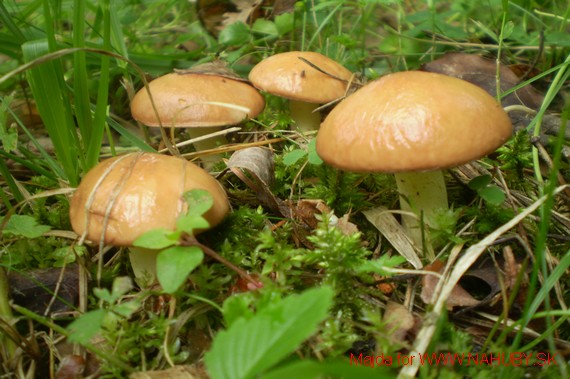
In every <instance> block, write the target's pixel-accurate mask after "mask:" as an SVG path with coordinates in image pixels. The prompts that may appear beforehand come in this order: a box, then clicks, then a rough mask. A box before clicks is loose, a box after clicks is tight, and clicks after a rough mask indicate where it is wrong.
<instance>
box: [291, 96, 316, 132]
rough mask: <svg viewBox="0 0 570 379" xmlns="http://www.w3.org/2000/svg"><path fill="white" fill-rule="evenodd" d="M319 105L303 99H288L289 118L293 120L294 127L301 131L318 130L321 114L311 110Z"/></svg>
mask: <svg viewBox="0 0 570 379" xmlns="http://www.w3.org/2000/svg"><path fill="white" fill-rule="evenodd" d="M318 107H319V105H318V104H311V103H307V102H304V101H297V100H289V109H290V110H291V119H292V120H293V121H294V122H295V128H296V129H297V130H298V131H300V132H301V133H306V132H312V131H314V130H318V129H319V126H320V125H321V114H320V113H319V112H313V111H314V110H315V109H317V108H318Z"/></svg>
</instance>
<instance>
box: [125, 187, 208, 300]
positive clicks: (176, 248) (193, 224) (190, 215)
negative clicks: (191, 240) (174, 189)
mask: <svg viewBox="0 0 570 379" xmlns="http://www.w3.org/2000/svg"><path fill="white" fill-rule="evenodd" d="M183 196H184V200H186V202H187V203H188V212H187V213H186V214H185V215H182V216H180V218H179V219H178V221H177V222H176V230H175V231H170V230H167V229H155V230H151V231H149V232H147V233H145V234H143V235H142V236H140V237H139V238H137V240H136V241H135V242H134V246H136V247H142V248H147V249H164V250H162V251H161V252H160V253H159V254H158V257H157V260H156V274H157V278H158V281H159V283H160V285H161V286H162V289H163V290H164V292H166V293H174V292H176V290H177V289H178V288H180V286H181V285H182V283H184V281H185V280H186V277H187V276H188V274H190V272H192V270H194V269H195V268H196V267H197V266H198V265H199V264H200V263H202V260H203V259H204V252H203V251H202V249H201V248H200V247H199V246H184V239H185V237H186V236H193V235H194V232H195V231H196V230H199V229H207V228H209V227H210V224H209V223H208V221H207V220H206V219H205V218H204V217H203V215H204V214H205V213H206V212H207V211H208V210H209V209H210V208H211V207H212V205H213V204H214V199H213V198H212V195H210V193H209V192H208V191H206V190H201V189H194V190H191V191H188V192H186V193H184V195H183Z"/></svg>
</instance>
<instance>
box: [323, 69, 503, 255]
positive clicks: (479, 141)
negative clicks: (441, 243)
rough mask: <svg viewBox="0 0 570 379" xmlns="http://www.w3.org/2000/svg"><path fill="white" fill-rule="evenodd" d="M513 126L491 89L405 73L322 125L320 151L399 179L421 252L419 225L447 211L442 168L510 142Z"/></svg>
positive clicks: (345, 164) (370, 87)
mask: <svg viewBox="0 0 570 379" xmlns="http://www.w3.org/2000/svg"><path fill="white" fill-rule="evenodd" d="M511 135H512V125H511V121H510V120H509V117H508V116H507V114H506V113H505V112H504V111H503V109H502V108H501V106H500V105H499V103H498V102H497V101H496V100H495V99H494V98H493V97H492V96H490V95H489V94H488V93H487V92H485V90H483V89H481V88H480V87H477V86H475V85H473V84H471V83H469V82H466V81H464V80H461V79H457V78H452V77H449V76H445V75H441V74H435V73H428V72H420V71H407V72H399V73H395V74H390V75H386V76H384V77H382V78H380V79H377V80H375V81H373V82H370V83H368V84H367V85H365V86H364V87H362V88H361V89H359V90H358V91H356V92H355V93H354V94H352V95H351V96H349V97H347V98H346V99H345V100H343V101H342V102H341V103H340V104H339V105H338V106H336V107H335V109H333V110H332V112H331V113H330V114H329V115H328V116H327V118H326V119H325V121H324V122H323V124H322V126H321V129H320V131H319V134H318V136H317V146H316V147H317V153H318V154H319V156H320V157H321V158H322V159H323V161H325V162H326V163H328V164H329V165H331V166H334V167H336V168H340V169H344V170H349V171H358V172H388V173H395V177H396V182H397V185H398V191H399V193H400V204H401V208H402V210H404V211H408V212H412V213H414V214H415V217H414V216H406V215H404V217H403V224H404V227H405V228H406V229H407V231H408V233H409V235H410V237H411V238H412V240H413V241H414V242H416V243H417V244H418V246H421V241H422V240H421V229H420V228H421V223H420V222H419V220H421V218H422V217H423V219H424V220H425V223H426V224H427V225H430V220H431V219H432V217H433V215H434V213H435V211H436V210H438V209H441V208H444V209H447V208H448V202H447V191H446V186H445V182H444V178H443V172H442V170H443V169H445V168H450V167H455V166H458V165H460V164H463V163H466V162H469V161H472V160H475V159H478V158H481V157H483V156H485V155H487V154H489V153H491V152H493V151H495V150H496V149H497V148H498V147H499V146H501V145H502V144H503V143H505V142H506V141H507V140H508V139H509V138H510V136H511Z"/></svg>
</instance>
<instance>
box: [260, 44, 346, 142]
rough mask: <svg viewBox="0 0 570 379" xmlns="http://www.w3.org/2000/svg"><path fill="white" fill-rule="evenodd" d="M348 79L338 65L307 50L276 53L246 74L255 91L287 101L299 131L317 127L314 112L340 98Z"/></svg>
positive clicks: (317, 118)
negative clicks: (256, 89)
mask: <svg viewBox="0 0 570 379" xmlns="http://www.w3.org/2000/svg"><path fill="white" fill-rule="evenodd" d="M307 62H310V64H309V63H307ZM316 67H318V68H319V69H320V70H319V69H317V68H316ZM351 78H352V73H351V72H350V71H349V70H348V69H346V68H345V67H343V66H342V65H340V64H339V63H337V62H335V61H334V60H332V59H330V58H328V57H326V56H324V55H322V54H319V53H314V52H309V51H290V52H287V53H281V54H275V55H273V56H271V57H269V58H266V59H264V60H263V61H261V62H260V63H258V64H257V65H256V66H255V67H253V69H252V70H251V72H250V74H249V80H250V81H251V83H252V84H253V85H254V86H255V87H256V88H258V89H260V90H261V91H264V92H267V93H270V94H272V95H276V96H280V97H284V98H286V99H289V107H290V110H291V119H292V120H293V121H294V123H295V124H296V128H297V129H298V130H299V131H301V132H308V131H313V130H317V129H318V128H319V125H320V123H321V115H320V114H319V113H318V112H314V111H315V109H316V108H317V107H318V105H319V104H326V103H329V102H331V101H334V100H337V99H340V98H342V97H343V96H344V95H345V94H346V92H347V87H348V84H349V83H350V80H351Z"/></svg>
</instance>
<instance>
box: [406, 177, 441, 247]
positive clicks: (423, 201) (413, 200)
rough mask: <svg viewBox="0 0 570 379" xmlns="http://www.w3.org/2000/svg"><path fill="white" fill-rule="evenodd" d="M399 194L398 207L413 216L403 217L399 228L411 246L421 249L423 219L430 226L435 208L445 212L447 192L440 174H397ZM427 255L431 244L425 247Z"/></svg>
mask: <svg viewBox="0 0 570 379" xmlns="http://www.w3.org/2000/svg"><path fill="white" fill-rule="evenodd" d="M395 177H396V183H397V185H398V191H399V193H400V208H401V209H402V210H403V211H406V212H410V213H413V214H414V216H412V215H403V216H402V225H403V226H404V229H406V231H407V232H408V236H409V237H410V238H411V239H412V241H414V243H415V244H416V245H417V246H418V247H421V246H422V245H423V244H422V242H423V241H422V229H421V227H422V220H423V223H424V225H426V226H429V225H430V222H431V220H432V219H433V216H434V215H435V213H436V211H437V210H438V209H447V207H448V204H447V189H446V187H445V181H444V178H443V172H442V171H441V170H438V171H430V172H419V173H418V172H400V173H396V174H395ZM426 248H427V249H428V254H432V253H433V251H432V250H433V249H432V247H431V243H429V241H428V243H427V244H426Z"/></svg>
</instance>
